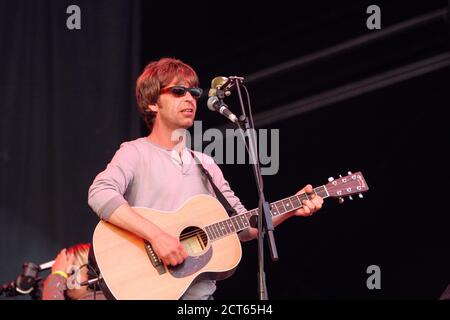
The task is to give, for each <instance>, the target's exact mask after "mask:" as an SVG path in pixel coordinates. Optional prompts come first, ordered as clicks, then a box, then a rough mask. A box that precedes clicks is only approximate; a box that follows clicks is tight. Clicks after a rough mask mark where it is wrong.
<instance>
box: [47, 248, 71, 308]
mask: <svg viewBox="0 0 450 320" xmlns="http://www.w3.org/2000/svg"><path fill="white" fill-rule="evenodd" d="M71 263H72V260H71V258H70V257H69V256H67V254H66V249H63V250H61V252H60V253H59V254H58V255H57V256H56V258H55V263H53V266H52V272H51V274H50V275H49V276H48V277H47V278H46V279H45V281H44V285H43V290H42V291H43V292H42V300H65V299H66V297H65V296H64V292H65V291H66V290H67V277H68V275H67V273H66V272H67V271H68V270H67V269H68V267H69V265H70V264H71Z"/></svg>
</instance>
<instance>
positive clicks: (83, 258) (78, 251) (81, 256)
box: [67, 243, 91, 267]
mask: <svg viewBox="0 0 450 320" xmlns="http://www.w3.org/2000/svg"><path fill="white" fill-rule="evenodd" d="M90 248H91V244H90V243H80V244H76V245H74V246H72V247H70V248H68V249H67V253H72V254H73V255H74V257H75V261H74V264H75V265H76V266H78V267H81V266H83V265H85V264H87V263H88V255H89V249H90Z"/></svg>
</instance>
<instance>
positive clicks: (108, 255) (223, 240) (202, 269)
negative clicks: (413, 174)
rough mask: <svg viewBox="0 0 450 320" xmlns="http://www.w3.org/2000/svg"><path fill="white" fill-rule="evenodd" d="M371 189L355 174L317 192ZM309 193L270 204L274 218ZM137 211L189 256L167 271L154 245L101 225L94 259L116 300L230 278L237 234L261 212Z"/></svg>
mask: <svg viewBox="0 0 450 320" xmlns="http://www.w3.org/2000/svg"><path fill="white" fill-rule="evenodd" d="M368 189H369V188H368V186H367V184H366V182H365V179H364V177H363V175H362V174H361V172H357V173H351V174H349V175H347V176H345V177H340V178H338V179H335V180H333V181H330V182H329V183H328V184H326V185H322V186H320V187H317V188H315V189H314V193H316V194H317V195H319V196H320V197H322V198H328V197H332V198H339V199H340V200H342V199H343V197H344V196H350V197H351V195H353V194H359V196H360V197H362V192H365V191H367V190H368ZM307 199H309V196H308V195H307V194H306V193H301V194H298V195H294V196H291V197H288V198H285V199H282V200H279V201H276V202H273V203H271V204H270V209H271V213H272V215H273V216H278V215H282V214H285V213H288V212H290V211H292V210H296V209H299V208H301V207H302V206H303V205H302V201H303V200H307ZM133 209H134V210H135V211H136V212H137V213H139V214H140V215H142V216H143V217H145V218H146V219H148V220H150V221H151V222H152V223H154V224H156V225H158V226H159V227H160V228H161V229H162V230H164V231H165V232H167V233H169V234H171V235H172V236H174V237H177V238H179V240H180V242H181V244H182V245H183V246H184V248H185V249H186V251H187V253H188V254H189V256H188V258H187V259H186V260H185V261H184V262H183V263H182V264H180V265H178V266H175V267H173V266H167V265H164V264H163V263H162V262H161V260H160V259H159V258H158V256H157V255H156V254H155V252H154V251H153V249H152V246H151V244H150V243H149V242H148V241H146V240H144V239H142V238H140V237H138V236H136V235H135V234H133V233H130V232H128V231H126V230H124V229H121V228H118V227H116V226H114V225H113V224H110V223H108V222H105V221H100V222H99V223H98V225H97V227H96V229H95V231H94V235H93V242H92V247H93V253H94V257H95V262H96V264H97V267H98V269H99V271H100V274H101V278H102V282H103V289H104V291H105V290H106V291H107V292H105V294H106V295H107V296H109V297H111V298H115V299H133V300H136V299H159V300H170V299H179V298H180V297H181V296H182V295H183V293H184V292H185V291H186V290H187V289H188V287H189V286H190V285H191V283H192V282H193V281H194V280H196V279H214V280H222V279H225V278H227V277H229V276H231V275H232V274H233V273H234V271H235V270H236V268H237V266H238V264H239V261H240V260H241V255H242V250H241V244H240V241H239V238H238V236H237V233H238V232H239V231H241V230H244V229H246V228H249V227H250V226H251V225H254V220H256V219H257V216H258V209H253V210H250V211H247V212H245V213H241V214H237V215H235V216H232V217H229V216H228V214H227V213H226V211H225V209H224V207H223V206H222V205H221V204H220V202H219V201H218V200H216V198H214V197H212V196H209V195H197V196H195V197H192V198H190V199H189V200H187V201H186V202H185V203H184V204H183V205H182V206H181V207H180V208H179V209H178V210H175V211H171V212H167V211H159V210H153V209H150V208H143V207H133Z"/></svg>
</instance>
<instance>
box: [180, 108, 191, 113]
mask: <svg viewBox="0 0 450 320" xmlns="http://www.w3.org/2000/svg"><path fill="white" fill-rule="evenodd" d="M181 112H182V113H185V114H193V113H194V109H193V108H186V109H183V110H181Z"/></svg>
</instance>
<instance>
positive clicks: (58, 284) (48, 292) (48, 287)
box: [42, 274, 67, 300]
mask: <svg viewBox="0 0 450 320" xmlns="http://www.w3.org/2000/svg"><path fill="white" fill-rule="evenodd" d="M66 289H67V284H66V279H65V278H64V277H63V276H60V275H59V274H51V275H49V276H48V277H47V278H46V279H45V281H44V288H43V292H42V300H66V298H65V296H64V291H66Z"/></svg>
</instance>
